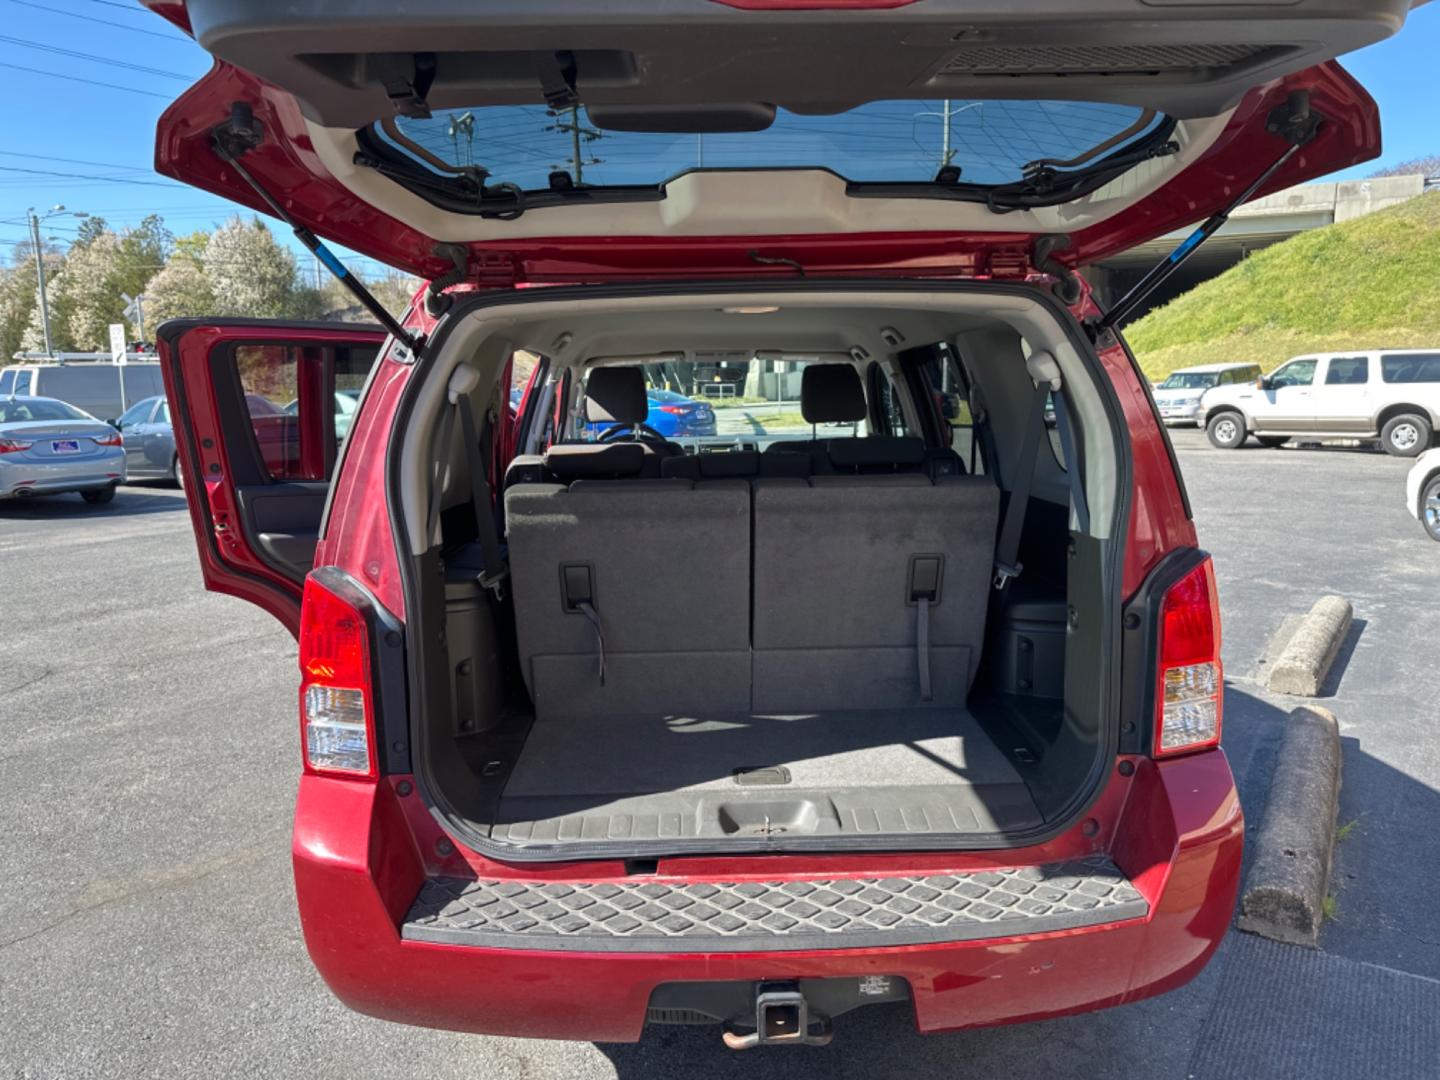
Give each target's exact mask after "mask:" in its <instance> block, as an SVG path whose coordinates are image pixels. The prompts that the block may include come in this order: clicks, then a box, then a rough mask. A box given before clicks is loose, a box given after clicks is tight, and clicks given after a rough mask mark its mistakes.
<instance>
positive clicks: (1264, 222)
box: [1087, 173, 1440, 321]
mask: <svg viewBox="0 0 1440 1080" xmlns="http://www.w3.org/2000/svg"><path fill="white" fill-rule="evenodd" d="M1429 183H1430V184H1432V185H1435V184H1440V178H1431V179H1430V181H1429ZM1426 185H1427V181H1426V178H1425V177H1424V176H1423V175H1421V174H1420V173H1415V174H1413V175H1409V176H1384V177H1376V178H1374V179H1371V180H1345V181H1340V182H1330V183H1319V184H1302V185H1300V186H1299V187H1293V188H1287V189H1286V190H1284V191H1277V192H1276V193H1275V194H1274V195H1267V196H1266V197H1265V198H1263V199H1257V200H1255V201H1254V202H1251V203H1247V204H1246V205H1244V206H1242V207H1241V208H1240V209H1239V210H1237V211H1235V213H1234V214H1232V215H1231V216H1230V220H1229V221H1228V222H1226V223H1225V225H1224V226H1223V227H1221V229H1220V231H1219V232H1217V233H1216V234H1215V235H1214V236H1212V237H1211V238H1210V239H1209V240H1207V241H1206V242H1205V243H1204V244H1203V245H1201V247H1200V250H1199V251H1197V252H1196V253H1195V254H1194V255H1192V256H1191V257H1190V259H1189V260H1188V261H1187V262H1186V263H1185V265H1184V266H1182V267H1181V268H1180V270H1179V271H1178V272H1176V274H1175V275H1174V276H1173V277H1172V278H1171V279H1170V280H1169V281H1167V282H1166V283H1165V285H1164V286H1163V287H1162V288H1161V289H1159V290H1157V291H1156V292H1155V294H1154V295H1153V296H1152V297H1151V298H1150V302H1149V303H1148V304H1146V305H1145V306H1144V307H1142V308H1141V309H1140V310H1138V311H1137V312H1136V313H1135V315H1134V316H1133V317H1132V321H1133V319H1138V318H1139V317H1140V316H1141V315H1143V314H1144V313H1145V312H1146V311H1148V310H1149V309H1150V308H1152V307H1159V306H1160V305H1161V304H1164V303H1167V302H1168V301H1170V300H1172V299H1174V298H1175V297H1176V296H1179V295H1180V294H1181V293H1183V292H1186V291H1187V290H1189V289H1192V288H1194V287H1195V286H1196V285H1198V284H1200V282H1202V281H1206V280H1208V279H1209V278H1212V277H1215V276H1216V275H1218V274H1220V273H1222V272H1224V271H1225V270H1228V269H1229V268H1230V267H1232V266H1234V265H1235V264H1236V263H1238V262H1239V261H1240V260H1241V259H1243V258H1245V256H1247V255H1249V254H1250V253H1251V252H1252V251H1258V250H1260V249H1261V248H1264V247H1269V246H1270V245H1271V244H1274V243H1278V242H1279V241H1281V240H1285V239H1287V238H1289V237H1291V236H1294V235H1296V234H1297V233H1302V232H1305V231H1306V230H1309V229H1318V228H1320V227H1321V226H1323V225H1333V224H1335V223H1336V222H1340V221H1349V220H1351V219H1352V218H1358V217H1364V216H1365V215H1366V214H1373V213H1374V212H1375V211H1377V210H1383V209H1385V208H1386V207H1387V206H1394V205H1396V204H1397V203H1402V202H1405V201H1406V200H1407V199H1413V198H1414V197H1415V196H1417V195H1420V194H1422V193H1423V192H1424V191H1425V189H1426ZM1190 231H1191V229H1190V228H1185V229H1182V230H1179V231H1178V232H1173V233H1167V234H1166V235H1165V236H1162V237H1159V238H1157V239H1155V240H1152V241H1150V242H1149V243H1148V244H1141V245H1140V246H1139V247H1135V248H1131V249H1130V250H1129V251H1126V252H1123V253H1122V254H1120V255H1117V256H1115V257H1114V258H1113V259H1107V260H1106V261H1105V262H1103V263H1100V264H1099V265H1098V266H1096V267H1095V268H1094V269H1093V270H1091V271H1090V272H1089V273H1088V274H1087V277H1088V278H1089V279H1090V282H1091V284H1092V285H1094V286H1095V287H1096V291H1097V292H1098V293H1099V296H1100V300H1101V302H1102V303H1104V304H1107V305H1108V304H1111V303H1113V302H1114V301H1115V300H1118V299H1119V298H1120V296H1121V295H1123V294H1124V292H1125V290H1126V289H1128V288H1129V287H1130V286H1131V285H1133V284H1134V283H1135V282H1137V281H1139V280H1140V278H1141V276H1142V275H1143V274H1144V273H1145V271H1147V270H1149V269H1150V267H1152V266H1154V265H1155V263H1157V262H1159V261H1160V260H1161V259H1163V258H1164V257H1165V256H1166V255H1168V254H1169V253H1170V252H1171V251H1172V250H1174V248H1175V246H1176V245H1177V244H1179V243H1180V241H1181V240H1183V239H1185V237H1186V236H1187V235H1189V233H1190Z"/></svg>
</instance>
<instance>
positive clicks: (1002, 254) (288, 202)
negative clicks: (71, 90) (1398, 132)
mask: <svg viewBox="0 0 1440 1080" xmlns="http://www.w3.org/2000/svg"><path fill="white" fill-rule="evenodd" d="M1299 89H1308V90H1310V92H1311V94H1312V96H1313V104H1314V107H1315V108H1316V109H1318V110H1319V111H1320V112H1322V113H1323V114H1324V115H1325V116H1326V117H1327V119H1328V122H1327V123H1326V125H1325V126H1324V127H1323V128H1322V129H1321V131H1320V134H1319V135H1318V136H1317V137H1316V139H1315V140H1314V142H1312V143H1311V144H1310V145H1309V146H1307V147H1306V148H1305V150H1304V152H1303V153H1301V154H1299V155H1297V156H1296V157H1295V158H1293V159H1292V160H1291V161H1290V162H1289V163H1288V164H1287V165H1286V166H1285V167H1284V168H1282V169H1280V170H1279V171H1278V172H1277V173H1276V175H1275V176H1274V177H1273V178H1272V180H1271V182H1270V183H1269V184H1267V185H1266V186H1265V187H1264V188H1263V189H1262V190H1261V191H1260V192H1259V193H1258V194H1260V195H1265V194H1268V193H1270V192H1272V191H1279V190H1280V189H1282V188H1285V187H1289V186H1290V185H1292V184H1298V183H1302V182H1303V181H1305V180H1310V179H1313V178H1315V177H1317V176H1320V175H1323V174H1325V173H1328V172H1331V171H1333V170H1335V169H1340V168H1344V167H1346V166H1349V165H1353V164H1355V163H1357V162H1361V161H1366V160H1369V159H1370V158H1372V157H1374V156H1375V155H1376V154H1378V153H1379V150H1380V128H1379V116H1378V110H1377V109H1376V106H1375V103H1374V101H1373V100H1371V98H1370V97H1369V95H1368V94H1366V93H1365V91H1364V90H1363V89H1362V88H1361V87H1360V86H1359V84H1358V83H1356V82H1355V81H1354V80H1353V79H1352V78H1351V77H1350V76H1349V75H1348V74H1347V73H1346V72H1345V71H1344V69H1342V68H1341V67H1340V66H1339V65H1338V64H1336V63H1334V62H1331V63H1327V64H1322V65H1319V66H1317V67H1313V68H1309V69H1307V70H1305V71H1302V72H1298V73H1297V74H1295V75H1292V76H1289V77H1287V78H1286V79H1283V80H1279V81H1277V82H1273V83H1270V84H1267V85H1265V86H1261V87H1257V88H1256V89H1255V90H1253V91H1251V92H1250V93H1249V94H1247V95H1246V97H1245V98H1244V100H1243V101H1242V102H1241V104H1240V105H1239V107H1238V108H1237V109H1236V111H1235V114H1234V116H1233V118H1232V119H1231V121H1230V123H1229V124H1228V125H1227V127H1226V129H1225V131H1224V132H1223V133H1222V135H1221V136H1220V138H1219V139H1218V140H1217V142H1216V143H1215V145H1214V146H1212V147H1211V148H1210V149H1209V150H1207V151H1206V153H1205V154H1204V155H1202V156H1201V157H1200V159H1199V160H1198V161H1196V162H1195V163H1193V164H1192V165H1191V166H1190V167H1188V168H1187V169H1185V171H1184V172H1182V173H1181V174H1180V175H1178V176H1177V177H1176V178H1175V179H1174V180H1172V181H1171V182H1170V183H1168V184H1166V185H1165V186H1164V187H1162V188H1161V189H1160V190H1158V191H1156V192H1154V193H1152V194H1151V195H1149V196H1146V197H1145V198H1143V199H1141V200H1139V201H1138V202H1137V203H1135V204H1134V205H1133V206H1131V207H1129V208H1127V209H1126V210H1125V211H1124V212H1122V213H1118V214H1115V215H1113V216H1112V217H1110V218H1109V219H1108V220H1106V221H1102V222H1099V223H1097V224H1095V225H1092V226H1090V227H1089V228H1087V229H1083V230H1079V231H1077V232H1075V233H1074V234H1072V235H1071V241H1072V243H1071V245H1070V247H1069V248H1067V249H1065V250H1063V251H1061V252H1058V253H1057V255H1056V257H1057V258H1058V259H1060V260H1061V261H1063V262H1068V263H1071V264H1077V265H1083V264H1087V263H1093V262H1095V261H1097V260H1100V259H1103V258H1105V257H1106V256H1108V255H1113V254H1115V253H1117V252H1119V251H1123V250H1125V249H1127V248H1130V247H1133V246H1135V245H1136V244H1138V243H1142V242H1144V241H1146V240H1150V239H1153V238H1154V237H1156V236H1159V235H1162V234H1164V233H1165V232H1168V231H1170V230H1172V229H1177V228H1181V227H1183V226H1185V225H1187V224H1189V223H1191V222H1195V221H1198V220H1200V219H1201V218H1204V217H1206V216H1208V215H1209V214H1211V213H1213V212H1214V211H1216V210H1218V209H1220V208H1221V207H1222V206H1224V205H1225V204H1226V203H1227V202H1228V201H1229V200H1230V199H1231V198H1233V197H1234V195H1235V194H1238V193H1239V192H1240V191H1241V190H1242V189H1243V188H1244V187H1245V186H1246V185H1247V184H1248V183H1249V182H1250V181H1252V180H1253V179H1254V178H1255V177H1256V176H1257V175H1258V174H1259V173H1260V171H1261V170H1262V169H1264V168H1265V166H1267V165H1269V164H1270V162H1272V161H1273V160H1274V159H1275V158H1276V157H1277V156H1278V155H1279V153H1280V151H1281V149H1283V146H1284V144H1283V143H1282V142H1280V140H1278V139H1277V138H1276V137H1274V136H1272V135H1270V134H1268V133H1267V132H1266V131H1265V118H1266V117H1267V116H1268V115H1269V113H1270V111H1271V110H1272V109H1275V108H1277V107H1279V106H1280V105H1282V104H1283V103H1284V102H1285V99H1286V95H1287V94H1289V93H1290V92H1291V91H1293V90H1299ZM235 101H244V102H248V103H250V105H251V106H252V108H253V109H254V113H255V118H256V119H257V120H259V121H260V123H261V124H262V125H263V126H264V129H265V131H266V139H265V141H264V143H263V144H262V145H261V146H260V147H259V148H258V149H256V150H254V151H252V152H251V153H250V154H248V155H247V156H246V159H245V162H246V166H247V167H248V168H249V169H250V170H251V171H252V172H253V173H254V174H255V175H256V176H257V177H258V178H260V180H261V181H262V182H263V183H265V184H266V185H267V186H268V187H269V189H270V190H271V192H272V193H274V194H276V195H278V197H279V198H280V201H281V204H282V205H283V206H284V207H285V210H286V212H287V213H289V214H291V215H292V216H293V217H294V218H295V219H296V220H297V221H299V222H300V223H301V224H305V225H308V226H310V227H311V228H312V229H314V230H315V231H316V232H317V233H319V234H320V235H322V236H325V237H328V238H330V239H332V240H335V241H338V242H339V243H342V244H345V245H347V246H349V247H351V248H354V249H355V250H356V251H360V252H363V253H364V254H366V255H370V256H372V257H374V258H377V259H380V260H382V261H384V262H387V263H390V264H391V265H393V266H397V267H400V268H402V269H405V270H408V271H409V272H411V273H413V274H416V275H418V276H420V277H422V278H427V279H428V278H434V277H437V276H439V275H440V274H442V273H444V272H445V271H447V270H449V269H450V268H451V266H450V263H449V261H448V260H446V259H443V258H440V257H438V256H436V255H435V254H434V251H433V246H434V244H435V242H436V241H437V240H445V239H446V237H443V236H436V237H432V236H426V235H425V234H423V233H421V232H419V231H417V230H416V229H413V228H411V227H409V226H407V225H404V224H402V223H401V222H399V221H398V220H396V219H395V218H393V217H391V216H390V215H389V214H387V213H385V212H384V211H381V210H378V209H376V208H374V207H373V206H371V205H369V204H367V203H363V202H361V201H360V200H359V199H358V198H357V197H356V196H355V195H354V194H353V193H352V192H350V191H349V190H348V189H347V188H345V187H344V186H343V185H342V184H340V183H339V181H337V180H336V179H335V178H334V177H333V176H332V175H331V174H330V173H329V172H328V171H327V170H326V169H325V167H324V166H323V165H322V164H321V162H320V160H319V158H318V156H317V155H316V154H315V152H314V149H313V146H312V144H311V141H310V136H309V134H308V132H307V130H306V128H305V125H304V122H303V120H302V117H301V114H300V109H299V107H298V106H297V105H296V103H295V100H294V98H293V97H291V96H290V95H289V94H288V93H285V92H284V91H281V90H278V89H276V88H275V87H273V86H270V85H269V84H267V83H264V82H262V81H261V80H259V79H257V78H255V77H254V76H252V75H250V74H248V73H246V72H244V71H241V70H240V69H238V68H235V67H233V66H231V65H229V64H226V63H223V62H217V63H216V64H215V66H214V68H213V69H212V70H211V71H210V73H209V74H207V75H206V76H205V77H204V78H203V79H201V80H200V81H199V82H198V83H196V84H195V85H194V86H192V87H191V88H190V89H189V90H187V91H186V92H185V94H184V95H183V96H182V97H181V98H180V99H179V100H178V101H176V102H175V104H173V105H172V106H171V107H170V108H169V109H167V110H166V111H165V113H164V115H163V116H162V117H161V118H160V122H159V125H158V128H157V133H156V142H155V169H156V171H157V172H159V173H161V174H162V175H165V176H172V177H174V178H176V179H177V180H181V181H184V182H185V183H188V184H193V185H195V186H196V187H199V188H203V189H204V190H206V191H210V192H214V193H215V194H217V195H221V196H223V197H225V198H228V199H231V200H233V201H235V202H238V203H240V204H242V205H244V206H248V207H251V208H253V209H255V210H259V211H261V212H265V210H266V208H265V206H264V205H263V204H262V203H261V201H260V200H259V199H258V197H257V196H256V195H255V193H254V192H253V191H252V190H251V189H250V188H249V186H248V185H247V184H246V183H245V182H244V181H243V180H241V179H240V177H239V176H237V175H236V174H235V173H234V171H233V170H231V169H229V168H228V167H227V166H226V165H225V164H224V163H223V162H222V161H221V160H220V159H219V158H218V157H216V156H215V154H214V152H213V150H212V149H211V142H210V131H211V129H212V128H213V127H214V126H215V125H216V124H218V123H220V122H221V121H223V120H225V119H226V118H227V116H228V114H229V108H230V104H231V102H235ZM536 212H537V213H543V211H536ZM601 212H603V211H601ZM995 223H996V226H997V228H996V229H995V230H993V231H985V232H964V233H958V232H953V231H951V232H946V231H940V230H936V231H933V232H910V233H870V234H838V235H795V236H743V235H722V236H708V237H706V236H696V237H689V236H687V237H676V236H650V237H646V236H610V237H548V238H538V239H515V240H507V241H504V242H485V243H471V244H469V245H468V246H469V248H470V251H471V266H470V273H471V275H472V279H473V280H475V281H478V282H484V283H489V284H516V283H519V282H522V281H531V282H555V281H567V282H577V281H605V280H624V279H634V278H664V277H716V276H737V275H744V276H749V277H756V276H764V275H767V274H770V275H775V276H785V275H793V273H794V271H793V270H791V269H789V268H787V267H784V266H772V267H764V266H760V265H757V264H756V263H755V261H754V260H753V259H751V258H750V256H749V252H751V251H759V252H761V253H762V254H764V255H768V256H783V257H785V258H789V259H794V260H796V261H798V262H800V263H802V264H803V265H804V266H805V267H806V271H807V273H809V274H810V275H811V276H814V275H817V274H838V275H843V274H854V275H862V274H863V275H869V276H876V275H886V274H895V275H912V276H958V275H965V276H972V277H973V276H1006V277H1016V276H1023V275H1024V274H1025V273H1027V272H1028V271H1029V270H1030V268H1031V267H1030V263H1029V248H1030V244H1031V243H1032V241H1033V237H1032V236H1029V235H1027V234H1025V233H1021V232H1015V231H1005V230H1004V228H1003V226H1004V225H1005V224H1007V219H1006V217H1004V216H1003V215H997V216H996V218H995Z"/></svg>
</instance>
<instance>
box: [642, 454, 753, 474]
mask: <svg viewBox="0 0 1440 1080" xmlns="http://www.w3.org/2000/svg"><path fill="white" fill-rule="evenodd" d="M660 475H661V476H666V477H671V476H673V477H680V478H683V479H687V480H730V479H734V478H736V477H739V478H742V479H748V478H749V477H752V476H759V475H760V453H759V451H756V450H727V451H725V452H723V453H712V454H677V455H675V456H674V457H670V458H665V459H664V460H663V461H661V462H660Z"/></svg>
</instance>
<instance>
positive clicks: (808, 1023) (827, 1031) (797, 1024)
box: [722, 983, 835, 1050]
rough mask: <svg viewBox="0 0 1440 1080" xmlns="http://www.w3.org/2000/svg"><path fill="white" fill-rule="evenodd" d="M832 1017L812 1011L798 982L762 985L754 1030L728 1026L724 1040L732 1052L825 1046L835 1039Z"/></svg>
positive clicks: (756, 1003) (756, 1000)
mask: <svg viewBox="0 0 1440 1080" xmlns="http://www.w3.org/2000/svg"><path fill="white" fill-rule="evenodd" d="M834 1034H835V1029H834V1026H833V1025H832V1024H831V1022H830V1018H829V1017H828V1016H825V1015H824V1014H822V1013H816V1012H811V1011H810V1009H809V1007H808V1006H807V1004H806V1002H805V995H804V994H802V993H801V992H800V987H799V985H798V984H797V983H761V984H760V988H759V991H758V992H757V993H756V995H755V1028H754V1030H753V1031H750V1030H744V1029H741V1028H740V1027H738V1026H736V1025H734V1024H726V1025H725V1030H724V1032H723V1035H722V1037H723V1038H724V1040H725V1045H726V1046H728V1047H729V1048H730V1049H731V1050H748V1049H750V1048H751V1047H752V1046H777V1045H786V1044H789V1045H805V1046H824V1045H826V1044H827V1043H828V1042H829V1041H830V1039H831V1038H832V1037H833V1036H834Z"/></svg>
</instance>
